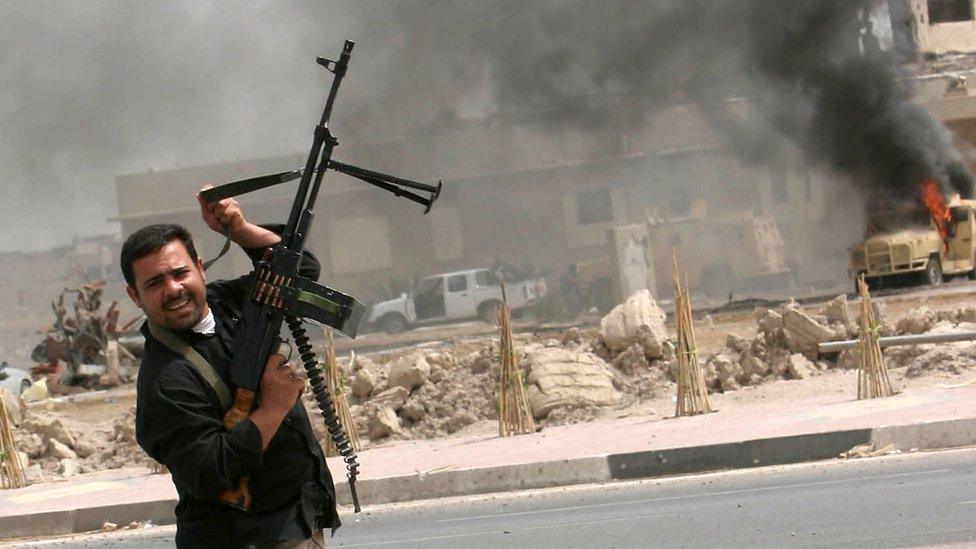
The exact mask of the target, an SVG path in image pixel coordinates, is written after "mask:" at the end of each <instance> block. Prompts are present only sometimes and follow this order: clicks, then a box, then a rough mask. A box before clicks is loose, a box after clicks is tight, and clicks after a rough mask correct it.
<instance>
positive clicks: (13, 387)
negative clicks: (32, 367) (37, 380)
mask: <svg viewBox="0 0 976 549" xmlns="http://www.w3.org/2000/svg"><path fill="white" fill-rule="evenodd" d="M30 386H31V379H30V372H28V371H26V370H21V369H20V368H14V367H13V366H10V365H9V364H7V362H6V361H3V362H0V388H3V389H6V390H8V391H10V392H11V393H13V394H15V395H18V396H19V395H20V394H21V393H23V392H24V390H26V389H27V388H28V387H30Z"/></svg>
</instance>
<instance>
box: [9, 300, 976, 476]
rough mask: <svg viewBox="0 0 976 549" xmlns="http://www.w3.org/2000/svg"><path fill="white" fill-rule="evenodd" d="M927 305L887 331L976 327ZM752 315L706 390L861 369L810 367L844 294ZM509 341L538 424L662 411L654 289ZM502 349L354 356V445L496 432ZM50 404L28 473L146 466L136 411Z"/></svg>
mask: <svg viewBox="0 0 976 549" xmlns="http://www.w3.org/2000/svg"><path fill="white" fill-rule="evenodd" d="M876 310H878V309H877V308H876ZM881 310H882V314H883V308H882V309H881ZM927 310H928V309H927V308H924V307H920V308H919V309H916V310H915V311H912V312H910V313H909V314H908V315H906V318H908V320H905V319H901V321H900V322H899V323H898V324H897V326H896V327H892V326H891V325H890V324H887V323H886V324H885V326H886V327H885V326H881V327H879V329H880V330H891V332H892V333H895V332H897V333H914V332H908V331H909V330H912V331H914V330H918V329H925V330H927V331H928V332H938V331H952V330H976V324H973V323H972V321H974V320H976V308H974V307H960V308H958V309H954V310H948V311H937V312H933V311H928V312H926V311H927ZM845 311H846V312H847V317H846V318H845ZM882 318H883V316H879V319H882ZM641 319H650V320H641ZM753 319H754V322H755V327H756V329H757V331H756V332H755V333H754V335H749V336H748V337H746V336H744V335H743V333H742V332H740V333H732V334H712V339H711V340H710V342H709V343H710V344H711V345H713V347H711V351H712V352H708V353H704V352H703V353H702V356H701V360H702V365H703V370H704V372H703V373H704V376H705V380H706V384H707V386H708V390H709V391H710V392H729V391H738V390H741V389H742V388H743V387H750V386H756V385H760V384H763V383H767V382H771V381H775V380H785V379H808V378H810V377H813V376H818V375H822V374H823V373H824V371H825V370H826V369H827V368H856V367H857V362H858V355H857V353H858V351H857V349H852V350H849V351H845V352H843V353H841V354H840V355H839V356H837V357H836V358H832V359H831V361H830V362H818V361H817V360H818V357H817V356H816V355H815V354H814V353H811V351H814V352H815V347H816V343H818V342H819V341H821V340H828V339H831V340H832V339H841V338H849V337H856V330H857V322H858V319H856V318H854V317H852V316H851V315H850V304H848V303H847V302H846V298H843V297H838V298H836V299H834V300H832V301H830V302H828V303H826V304H824V305H823V306H821V307H820V308H819V309H818V308H815V307H800V306H799V305H798V304H796V303H795V302H788V303H786V304H784V305H783V306H780V307H776V308H772V309H770V308H757V309H756V310H755V311H754V313H753ZM852 331H853V332H855V333H853V334H852ZM750 333H751V330H750ZM715 335H719V336H720V337H721V339H715V338H714V336H715ZM618 336H619V337H618ZM514 339H515V357H516V364H517V365H518V367H519V371H520V372H521V375H522V376H523V380H524V382H525V387H526V393H527V395H528V398H529V403H530V407H531V410H532V413H533V416H534V417H536V418H539V420H540V425H541V426H542V427H543V428H544V427H545V426H549V425H556V424H560V423H568V422H576V421H586V420H589V419H592V418H595V417H599V416H606V415H608V414H614V413H617V414H620V413H623V414H629V413H632V412H631V410H632V408H631V407H633V406H636V405H638V404H640V403H642V402H645V401H653V402H648V406H649V407H650V408H653V411H652V410H650V409H648V408H642V412H641V413H647V414H655V413H662V414H663V413H664V412H663V411H662V410H665V409H668V408H673V404H671V402H672V401H671V400H670V399H671V398H672V397H673V396H674V394H675V391H676V385H675V383H674V379H675V372H674V368H675V365H676V361H675V354H674V346H673V344H672V343H671V341H669V340H668V339H667V336H666V332H664V324H663V313H662V312H661V311H660V308H658V306H657V305H656V304H654V303H653V300H651V298H650V294H649V293H646V292H644V293H638V294H635V295H634V296H631V298H630V299H629V300H628V303H625V304H623V305H621V306H620V307H619V308H618V309H615V311H612V312H611V313H610V314H608V315H607V316H606V317H604V319H603V322H601V327H600V329H599V330H598V329H596V328H569V329H565V330H562V331H560V332H546V333H541V334H527V333H525V334H517V335H516V336H515V337H514ZM699 345H701V343H699ZM716 346H717V347H718V348H716ZM884 354H885V357H886V360H887V361H888V364H889V367H890V368H893V369H899V370H900V372H901V375H905V376H907V377H918V376H925V375H936V376H952V375H958V374H960V373H965V372H971V371H973V370H976V368H974V366H976V343H971V342H960V343H953V344H943V345H938V346H937V345H918V346H910V347H892V348H888V349H885V351H884ZM499 357H500V355H499V350H498V344H497V340H496V339H495V338H494V337H492V336H485V337H474V338H468V339H463V338H458V339H456V340H451V341H444V342H440V343H438V344H435V345H429V346H424V347H418V348H415V349H412V350H410V351H408V352H406V353H404V352H389V353H380V354H375V355H370V357H366V356H357V357H356V360H355V361H354V363H353V364H352V365H349V366H347V371H346V372H345V374H344V375H345V376H346V379H347V380H348V387H349V391H350V395H349V399H350V405H351V406H350V411H351V414H352V416H353V418H354V420H355V421H356V424H357V427H358V430H359V432H360V433H361V434H364V435H365V436H364V438H362V439H361V441H362V442H363V444H364V445H366V447H368V446H369V445H371V444H379V443H385V442H387V441H389V440H398V439H418V438H433V437H441V436H449V435H452V434H465V433H485V432H495V431H497V429H496V428H495V425H494V422H495V421H496V419H497V417H496V416H497V383H498V382H497V379H498V376H499V370H500V365H499V360H500V358H499ZM852 390H853V389H852ZM8 398H9V397H8ZM14 400H16V399H14ZM665 400H666V401H667V405H663V406H658V404H657V402H664V401H665ZM305 402H306V404H307V405H308V408H309V410H312V413H310V416H311V417H312V426H313V429H314V430H315V434H316V436H317V437H319V438H320V440H321V439H324V438H325V437H326V436H327V433H326V430H325V427H324V425H323V422H322V421H321V418H320V416H319V414H318V412H317V411H315V410H316V409H317V406H316V404H315V403H314V399H312V397H311V394H310V393H309V394H307V395H306V396H305ZM8 406H9V405H8ZM18 406H19V403H18ZM45 407H46V406H45V405H41V406H37V405H32V406H31V407H30V408H28V409H26V410H24V411H23V419H22V421H21V423H20V427H18V428H17V432H16V433H17V434H16V437H17V440H18V444H19V446H20V450H21V451H23V452H24V453H25V454H26V456H27V458H26V459H29V462H30V464H29V467H28V470H29V471H31V475H32V476H33V478H34V479H36V478H38V477H40V476H43V477H44V478H50V477H58V476H62V475H64V474H74V473H75V472H82V473H83V472H88V471H95V470H100V469H107V468H115V467H122V466H133V465H145V464H147V463H148V462H149V459H148V457H147V456H145V454H144V453H143V452H142V451H141V449H139V448H138V446H137V445H136V443H135V435H134V409H129V410H128V411H127V412H126V413H125V414H124V415H122V417H116V418H115V419H114V420H108V419H106V420H105V421H104V422H101V423H99V424H98V425H97V426H95V427H92V428H84V429H82V428H80V427H77V425H78V424H77V422H73V421H71V418H70V417H69V416H61V415H59V414H58V413H57V412H56V411H53V410H46V409H45ZM489 425H490V427H489ZM366 437H368V439H367V438H366Z"/></svg>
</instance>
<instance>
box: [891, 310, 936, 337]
mask: <svg viewBox="0 0 976 549" xmlns="http://www.w3.org/2000/svg"><path fill="white" fill-rule="evenodd" d="M936 321H937V319H936V315H935V313H933V312H932V311H931V310H930V309H929V308H928V307H926V306H925V305H922V306H921V307H918V308H917V309H912V310H911V311H909V312H908V314H906V315H905V316H904V317H902V318H901V320H899V321H898V324H897V325H896V327H895V329H896V330H897V331H898V333H899V334H923V333H925V332H928V331H929V330H931V329H932V327H933V326H934V325H935V323H936Z"/></svg>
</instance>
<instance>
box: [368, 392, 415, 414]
mask: <svg viewBox="0 0 976 549" xmlns="http://www.w3.org/2000/svg"><path fill="white" fill-rule="evenodd" d="M409 397H410V391H408V390H406V389H404V388H403V387H400V386H397V387H390V388H389V389H387V390H385V391H383V392H382V393H380V394H378V395H376V396H375V397H373V400H372V401H370V404H372V405H374V406H380V407H383V406H389V407H390V408H392V409H393V410H394V411H397V412H399V411H400V409H401V408H403V405H404V404H406V403H407V398H409Z"/></svg>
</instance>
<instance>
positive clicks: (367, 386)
mask: <svg viewBox="0 0 976 549" xmlns="http://www.w3.org/2000/svg"><path fill="white" fill-rule="evenodd" d="M375 387H376V377H375V375H374V374H373V372H372V371H370V370H360V371H358V372H356V375H354V376H353V377H352V383H351V384H350V389H351V390H352V394H353V395H354V396H355V397H357V398H366V397H368V396H369V395H371V394H372V393H373V389H374V388H375Z"/></svg>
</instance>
